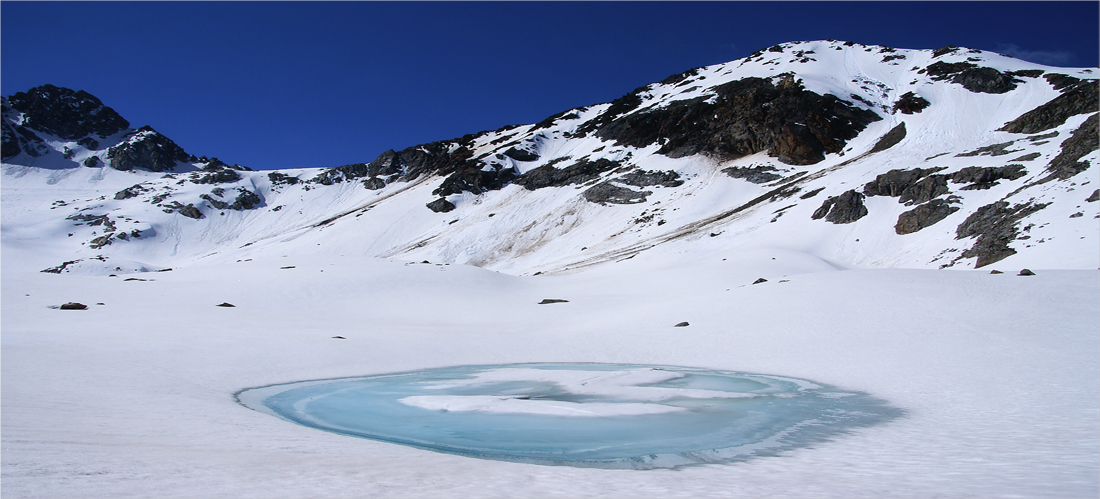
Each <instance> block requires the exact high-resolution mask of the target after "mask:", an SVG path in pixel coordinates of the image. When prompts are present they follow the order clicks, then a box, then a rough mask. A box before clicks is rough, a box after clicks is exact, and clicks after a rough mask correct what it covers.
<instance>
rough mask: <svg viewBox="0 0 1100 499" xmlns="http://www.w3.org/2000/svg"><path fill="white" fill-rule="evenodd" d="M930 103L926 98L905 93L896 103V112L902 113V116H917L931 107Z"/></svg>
mask: <svg viewBox="0 0 1100 499" xmlns="http://www.w3.org/2000/svg"><path fill="white" fill-rule="evenodd" d="M929 104H930V103H929V102H928V100H927V99H925V98H924V97H921V96H919V95H917V94H914V93H913V92H905V93H904V94H902V96H901V97H900V98H899V99H898V101H897V102H895V103H894V112H895V113H897V112H900V113H902V114H915V113H919V112H921V111H924V109H925V108H927V107H928V106H929Z"/></svg>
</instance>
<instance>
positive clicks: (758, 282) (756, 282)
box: [752, 277, 768, 284]
mask: <svg viewBox="0 0 1100 499" xmlns="http://www.w3.org/2000/svg"><path fill="white" fill-rule="evenodd" d="M762 282H768V280H767V279H764V278H763V277H761V278H758V279H757V280H755V281H752V283H753V284H760V283H762Z"/></svg>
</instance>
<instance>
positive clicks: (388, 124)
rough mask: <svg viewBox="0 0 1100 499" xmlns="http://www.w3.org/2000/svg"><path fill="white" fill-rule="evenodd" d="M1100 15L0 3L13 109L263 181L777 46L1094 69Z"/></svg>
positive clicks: (1090, 6) (612, 6)
mask: <svg viewBox="0 0 1100 499" xmlns="http://www.w3.org/2000/svg"><path fill="white" fill-rule="evenodd" d="M1098 19H1100V2H1095V1H1091V2H808V3H802V2H749V3H739V2H699V3H694V2H692V3H688V2H670V3H665V2H641V3H633V2H605V3H587V2H517V3H510V2H489V3H463V2H446V3H434V2H407V3H384V2H331V3H330V2H270V3H269V2H179V3H177V2H72V3H70V2H13V1H4V2H2V3H0V23H2V26H0V28H2V30H0V37H2V38H0V64H2V72H0V75H2V82H0V85H2V93H3V95H11V94H13V93H15V92H18V91H24V90H27V89H29V88H31V87H33V86H36V85H40V84H43V83H52V84H54V85H58V86H63V87H69V88H73V89H81V90H86V91H88V92H90V93H92V94H93V95H96V96H97V97H99V98H100V99H102V100H103V102H104V103H105V104H107V105H108V106H111V107H113V108H114V109H115V110H116V111H118V112H119V114H121V115H122V116H123V117H125V118H126V119H128V120H130V122H131V124H132V126H134V127H137V126H141V125H150V126H152V127H153V128H155V129H157V130H158V131H160V132H162V133H164V134H165V135H167V136H169V137H171V138H172V139H173V140H175V141H176V142H177V143H179V144H180V145H181V146H182V147H183V148H184V149H186V150H187V151H188V152H190V153H192V154H196V155H200V156H201V155H207V156H217V157H219V158H220V159H222V160H223V161H227V162H229V163H240V164H242V165H246V166H250V167H252V168H256V169H272V168H294V167H307V166H337V165H342V164H347V163H355V162H364V161H370V160H372V159H374V158H375V157H376V156H377V155H378V154H379V153H381V152H382V151H384V150H386V149H390V148H393V149H401V148H404V147H408V146H411V145H416V144H419V143H424V142H431V141H435V140H443V139H449V138H454V137H458V136H461V135H463V134H466V133H473V132H478V131H481V130H487V129H495V128H499V127H501V126H504V125H509V124H519V123H534V122H537V121H540V120H541V119H543V118H545V117H547V116H549V115H551V114H554V113H556V112H559V111H563V110H565V109H568V108H571V107H577V106H584V105H589V104H595V103H599V102H607V101H610V100H612V99H614V98H616V97H619V96H621V95H623V94H625V93H627V92H629V91H630V90H632V89H634V88H636V87H639V86H641V85H645V84H647V83H651V82H654V81H659V80H661V79H663V78H665V77H666V76H669V75H671V74H674V73H679V72H681V71H684V70H687V69H690V68H693V67H697V66H704V65H709V64H716V63H720V62H725V61H730V60H733V59H736V58H739V57H743V56H745V55H748V54H749V53H750V52H752V51H754V50H757V49H760V48H764V47H768V46H771V45H774V44H776V43H781V42H787V41H798V40H820V39H838V40H850V41H855V42H859V43H866V44H878V45H887V46H892V47H900V48H937V47H941V46H944V45H949V44H950V45H961V46H968V47H973V48H979V49H983V50H993V51H998V52H1001V53H1006V54H1009V55H1012V56H1015V57H1018V58H1021V59H1025V60H1031V61H1033V62H1039V63H1044V64H1051V65H1060V66H1077V67H1083V66H1096V65H1097V63H1098V61H1100V55H1098V42H1097V40H1098V39H1100V21H1098Z"/></svg>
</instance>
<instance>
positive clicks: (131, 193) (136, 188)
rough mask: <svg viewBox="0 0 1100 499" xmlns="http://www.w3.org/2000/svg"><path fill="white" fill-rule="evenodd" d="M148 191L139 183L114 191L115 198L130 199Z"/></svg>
mask: <svg viewBox="0 0 1100 499" xmlns="http://www.w3.org/2000/svg"><path fill="white" fill-rule="evenodd" d="M145 192H149V188H148V187H145V186H143V185H141V184H135V185H131V186H130V187H127V188H125V189H123V190H121V191H118V192H116V193H115V199H118V200H122V199H130V198H136V197H138V196H140V195H141V194H142V193H145Z"/></svg>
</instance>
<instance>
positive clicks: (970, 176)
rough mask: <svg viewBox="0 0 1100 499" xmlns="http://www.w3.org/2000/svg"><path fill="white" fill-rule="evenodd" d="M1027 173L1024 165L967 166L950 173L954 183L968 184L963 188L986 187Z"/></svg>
mask: <svg viewBox="0 0 1100 499" xmlns="http://www.w3.org/2000/svg"><path fill="white" fill-rule="evenodd" d="M1024 175H1027V171H1025V170H1024V165H1006V166H997V167H987V168H982V167H978V166H968V167H966V168H963V169H961V170H959V171H957V172H955V173H953V174H952V175H951V181H952V182H954V183H956V184H970V185H967V186H965V187H963V190H975V189H988V188H990V187H993V186H994V185H997V181H998V180H1001V179H1009V180H1016V179H1018V178H1020V177H1023V176H1024Z"/></svg>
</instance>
